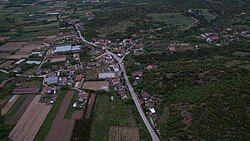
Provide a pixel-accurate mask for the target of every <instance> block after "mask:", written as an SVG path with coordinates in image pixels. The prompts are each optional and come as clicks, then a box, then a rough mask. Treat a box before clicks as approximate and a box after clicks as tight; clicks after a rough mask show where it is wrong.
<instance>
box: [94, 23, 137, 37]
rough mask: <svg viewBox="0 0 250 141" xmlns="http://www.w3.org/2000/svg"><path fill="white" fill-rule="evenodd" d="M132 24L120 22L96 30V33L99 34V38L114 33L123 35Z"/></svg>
mask: <svg viewBox="0 0 250 141" xmlns="http://www.w3.org/2000/svg"><path fill="white" fill-rule="evenodd" d="M133 25H134V23H133V22H130V21H122V22H119V23H118V24H116V25H114V26H108V27H103V28H101V29H97V30H96V32H97V33H99V34H100V35H99V36H106V35H111V34H114V33H124V32H125V31H126V29H127V28H128V27H129V26H133Z"/></svg>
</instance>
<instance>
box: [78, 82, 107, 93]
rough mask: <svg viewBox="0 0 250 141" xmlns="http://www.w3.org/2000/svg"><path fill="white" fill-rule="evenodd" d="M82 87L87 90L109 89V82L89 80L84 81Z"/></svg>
mask: <svg viewBox="0 0 250 141" xmlns="http://www.w3.org/2000/svg"><path fill="white" fill-rule="evenodd" d="M82 88H83V89H87V90H105V91H109V82H107V81H88V82H84V84H83V86H82Z"/></svg>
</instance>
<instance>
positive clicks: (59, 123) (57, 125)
mask: <svg viewBox="0 0 250 141" xmlns="http://www.w3.org/2000/svg"><path fill="white" fill-rule="evenodd" d="M72 97H73V91H68V92H67V94H66V96H65V97H64V100H63V102H62V104H61V106H60V108H59V111H58V112H57V115H56V118H55V120H54V121H53V124H52V126H51V128H50V131H49V133H48V135H47V137H46V139H45V141H63V140H65V141H69V140H70V137H71V134H72V132H73V129H74V120H68V119H64V115H65V113H66V111H67V108H68V106H71V105H69V104H70V102H71V99H72Z"/></svg>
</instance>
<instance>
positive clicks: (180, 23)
mask: <svg viewBox="0 0 250 141" xmlns="http://www.w3.org/2000/svg"><path fill="white" fill-rule="evenodd" d="M147 16H149V17H152V20H153V21H156V22H164V23H166V24H168V25H170V26H177V27H178V29H182V28H186V27H188V26H189V25H191V24H192V23H193V22H194V20H193V19H192V18H190V17H185V16H184V15H181V14H180V13H165V14H148V15H147Z"/></svg>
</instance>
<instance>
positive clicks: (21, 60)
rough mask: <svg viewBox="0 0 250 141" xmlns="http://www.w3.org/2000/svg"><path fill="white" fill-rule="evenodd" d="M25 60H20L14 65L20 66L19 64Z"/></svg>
mask: <svg viewBox="0 0 250 141" xmlns="http://www.w3.org/2000/svg"><path fill="white" fill-rule="evenodd" d="M25 60H26V59H20V60H18V61H17V62H15V65H20V64H21V63H23V62H24V61H25Z"/></svg>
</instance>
